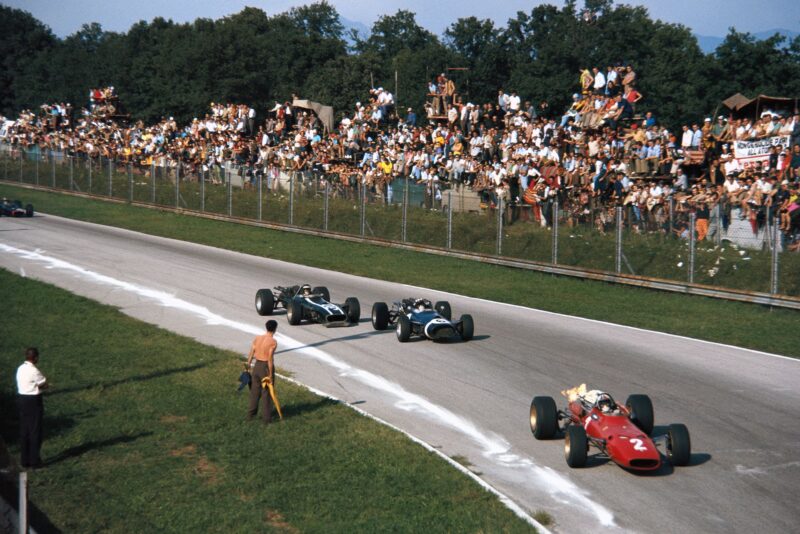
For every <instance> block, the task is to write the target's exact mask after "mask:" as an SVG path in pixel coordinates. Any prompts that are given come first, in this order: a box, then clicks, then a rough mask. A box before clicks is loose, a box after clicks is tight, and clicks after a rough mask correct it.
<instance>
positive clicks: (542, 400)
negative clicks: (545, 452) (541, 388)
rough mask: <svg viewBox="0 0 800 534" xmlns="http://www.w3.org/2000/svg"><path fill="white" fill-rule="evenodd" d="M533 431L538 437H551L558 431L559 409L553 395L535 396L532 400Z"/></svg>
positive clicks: (531, 417)
mask: <svg viewBox="0 0 800 534" xmlns="http://www.w3.org/2000/svg"><path fill="white" fill-rule="evenodd" d="M530 422H531V432H532V433H533V437H535V438H536V439H551V438H552V437H554V436H555V435H556V432H557V431H558V409H557V408H556V401H555V400H553V397H534V398H533V400H532V401H531V414H530Z"/></svg>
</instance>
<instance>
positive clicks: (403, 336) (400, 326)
mask: <svg viewBox="0 0 800 534" xmlns="http://www.w3.org/2000/svg"><path fill="white" fill-rule="evenodd" d="M409 338H411V321H409V320H408V317H406V316H405V315H401V316H399V317H398V318H397V341H399V342H400V343H405V342H406V341H408V340H409Z"/></svg>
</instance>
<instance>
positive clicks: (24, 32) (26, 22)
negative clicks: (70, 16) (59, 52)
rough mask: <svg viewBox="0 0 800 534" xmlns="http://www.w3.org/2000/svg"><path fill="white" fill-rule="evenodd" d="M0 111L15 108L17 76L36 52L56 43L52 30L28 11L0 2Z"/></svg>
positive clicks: (5, 111)
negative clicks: (0, 37) (0, 38)
mask: <svg viewBox="0 0 800 534" xmlns="http://www.w3.org/2000/svg"><path fill="white" fill-rule="evenodd" d="M0 35H2V36H3V38H2V40H0V58H2V60H1V61H2V63H0V112H2V113H3V114H6V115H10V114H12V113H13V112H14V111H15V108H17V106H16V102H17V92H18V91H20V90H22V91H24V88H23V87H20V83H19V82H20V80H19V76H20V74H21V73H22V71H23V70H24V68H25V66H26V64H27V63H29V62H30V61H33V60H34V58H35V57H36V55H37V54H38V53H40V52H42V51H45V50H49V49H50V48H52V47H53V46H54V45H55V43H56V37H55V35H53V32H52V31H51V30H50V28H48V27H47V26H45V25H44V24H42V23H41V22H39V21H38V20H36V19H35V18H34V17H33V16H32V15H31V14H30V13H28V12H26V11H22V10H20V9H13V8H10V7H6V6H3V5H0Z"/></svg>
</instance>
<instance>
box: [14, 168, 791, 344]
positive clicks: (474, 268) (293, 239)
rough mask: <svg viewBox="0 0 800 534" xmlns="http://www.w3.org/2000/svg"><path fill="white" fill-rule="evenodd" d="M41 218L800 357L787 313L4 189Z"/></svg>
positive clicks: (118, 205)
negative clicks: (71, 220) (76, 221)
mask: <svg viewBox="0 0 800 534" xmlns="http://www.w3.org/2000/svg"><path fill="white" fill-rule="evenodd" d="M0 194H2V195H6V196H16V197H23V198H24V199H25V200H26V202H27V201H29V202H32V203H33V204H34V205H35V206H36V208H37V209H38V210H41V211H44V212H47V213H52V214H54V215H61V216H64V217H71V218H74V219H80V220H85V221H91V222H95V223H100V224H107V225H111V226H118V227H122V228H128V229H131V230H136V231H140V232H144V233H148V234H152V235H159V236H164V237H170V238H175V239H181V240H185V241H193V242H196V243H203V244H206V245H212V246H215V247H220V248H226V249H230V250H235V251H239V252H244V253H247V254H254V255H257V256H263V257H269V258H274V259H279V260H285V261H290V262H295V263H300V264H304V265H310V266H314V267H320V268H323V269H332V270H336V271H341V272H346V273H351V274H356V275H361V276H367V277H370V278H377V279H381V280H389V281H393V282H400V283H406V284H414V285H418V286H424V287H430V288H436V289H441V290H443V291H449V292H453V293H458V294H462V295H470V296H474V297H480V298H485V299H489V300H496V301H501V302H509V303H514V304H520V305H523V306H530V307H533V308H539V309H542V310H548V311H554V312H559V313H564V314H568V315H576V316H580V317H587V318H591V319H599V320H603V321H609V322H613V323H618V324H624V325H630V326H636V327H640V328H648V329H653V330H658V331H662V332H668V333H673V334H679V335H685V336H689V337H694V338H698V339H705V340H710V341H718V342H722V343H727V344H732V345H737V346H742V347H748V348H753V349H758V350H764V351H769V352H774V353H778V354H785V355H790V356H798V354H800V351H799V350H798V348H797V347H798V346H800V331H799V330H798V329H797V322H798V319H800V314H798V313H797V312H796V311H792V310H785V309H769V308H766V307H763V306H759V305H752V304H747V303H739V302H728V301H722V300H716V299H710V298H704V297H691V296H686V295H679V294H672V293H664V292H659V291H653V290H648V289H642V288H632V287H625V286H619V285H613V284H607V283H602V282H595V281H589V280H579V279H573V278H567V277H557V276H552V275H548V274H544V273H538V272H533V271H525V270H518V269H511V268H506V267H499V266H494V265H487V264H482V263H479V262H474V261H465V260H458V259H453V258H446V257H441V256H435V255H431V254H425V253H419V252H412V251H405V250H397V249H393V248H390V247H381V246H374V245H366V244H360V243H349V242H344V241H338V240H335V239H326V238H321V237H314V236H307V235H298V234H293V233H289V232H281V231H277V230H268V229H263V228H256V227H251V226H246V225H240V224H235V223H226V222H219V221H210V220H205V219H200V218H197V217H192V216H190V215H180V214H175V213H170V212H160V211H157V210H152V209H147V208H140V207H135V206H128V205H124V204H111V203H108V202H103V201H99V200H91V199H84V198H77V197H71V196H68V195H60V194H57V193H49V192H42V191H32V190H26V191H22V190H20V189H19V188H17V187H14V186H10V185H6V184H0Z"/></svg>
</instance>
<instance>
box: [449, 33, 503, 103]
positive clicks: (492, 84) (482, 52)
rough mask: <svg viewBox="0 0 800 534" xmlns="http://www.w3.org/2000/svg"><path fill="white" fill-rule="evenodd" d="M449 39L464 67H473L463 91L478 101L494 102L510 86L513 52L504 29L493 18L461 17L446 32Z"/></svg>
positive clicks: (470, 69) (461, 91)
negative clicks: (498, 91)
mask: <svg viewBox="0 0 800 534" xmlns="http://www.w3.org/2000/svg"><path fill="white" fill-rule="evenodd" d="M445 42H446V44H447V46H448V48H449V49H450V50H451V51H452V52H454V53H455V54H456V58H457V59H456V61H457V62H458V63H459V64H460V66H464V67H467V68H468V69H469V72H468V73H467V75H466V77H465V78H466V81H467V83H466V87H464V88H460V89H459V92H460V93H462V94H464V95H467V96H468V97H469V98H470V99H471V100H475V101H477V102H484V101H490V100H491V99H493V98H494V95H495V94H496V92H497V89H498V88H499V87H503V86H504V85H506V82H507V80H508V72H509V66H510V55H509V52H508V50H507V49H506V47H505V38H504V35H503V32H502V31H501V30H499V29H497V28H495V27H494V23H493V22H492V21H491V20H488V19H485V20H479V19H477V18H476V17H467V18H461V19H458V20H457V21H456V22H454V23H453V24H452V25H450V27H449V28H448V29H447V30H446V31H445Z"/></svg>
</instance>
